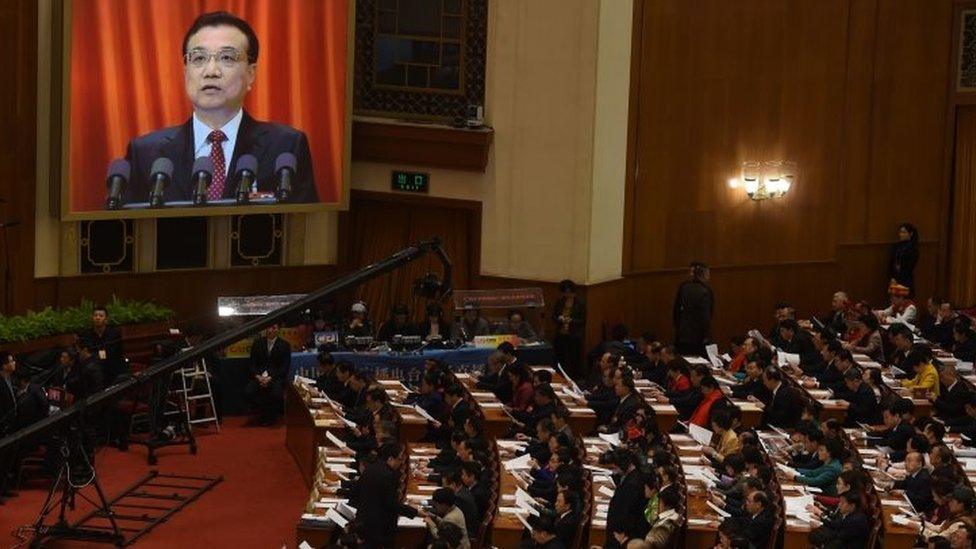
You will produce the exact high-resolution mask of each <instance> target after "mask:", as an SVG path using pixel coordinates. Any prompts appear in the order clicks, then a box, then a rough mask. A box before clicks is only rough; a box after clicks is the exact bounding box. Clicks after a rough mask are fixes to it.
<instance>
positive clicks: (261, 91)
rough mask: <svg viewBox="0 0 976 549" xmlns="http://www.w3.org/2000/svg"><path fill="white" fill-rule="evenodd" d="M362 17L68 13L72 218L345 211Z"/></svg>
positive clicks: (145, 8)
mask: <svg viewBox="0 0 976 549" xmlns="http://www.w3.org/2000/svg"><path fill="white" fill-rule="evenodd" d="M350 5H351V2H349V1H348V0H71V1H70V2H67V3H66V8H65V14H64V21H65V33H66V40H65V44H66V46H67V47H66V59H67V62H68V70H67V73H66V78H65V88H64V92H65V93H64V101H65V103H66V109H65V112H64V125H65V126H66V129H65V131H64V132H63V141H62V149H63V150H62V156H61V158H62V170H61V173H62V182H61V184H62V191H61V205H62V206H61V214H62V218H63V219H98V218H112V217H142V216H171V215H223V214H229V213H258V212H268V211H276V212H287V211H314V210H318V209H326V208H329V207H336V206H341V205H343V204H344V198H345V196H346V188H347V186H346V174H347V173H348V164H349V143H348V140H349V119H350V118H349V117H350V113H349V100H348V99H349V86H348V71H347V68H348V65H349V64H350V63H349V58H350V55H349V54H350V51H351V48H352V45H351V44H350V40H349V39H350V36H351V32H350V30H349V29H350V17H351V16H352V11H351V8H350Z"/></svg>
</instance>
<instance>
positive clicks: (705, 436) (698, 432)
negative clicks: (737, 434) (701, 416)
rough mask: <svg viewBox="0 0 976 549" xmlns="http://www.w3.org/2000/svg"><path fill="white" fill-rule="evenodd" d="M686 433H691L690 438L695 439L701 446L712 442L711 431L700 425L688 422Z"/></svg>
mask: <svg viewBox="0 0 976 549" xmlns="http://www.w3.org/2000/svg"><path fill="white" fill-rule="evenodd" d="M688 434H689V435H691V438H693V439H695V441H696V442H698V444H701V445H702V446H708V445H709V443H711V442H712V434H713V433H712V432H711V431H709V430H708V429H706V428H704V427H702V426H700V425H695V424H694V423H689V424H688Z"/></svg>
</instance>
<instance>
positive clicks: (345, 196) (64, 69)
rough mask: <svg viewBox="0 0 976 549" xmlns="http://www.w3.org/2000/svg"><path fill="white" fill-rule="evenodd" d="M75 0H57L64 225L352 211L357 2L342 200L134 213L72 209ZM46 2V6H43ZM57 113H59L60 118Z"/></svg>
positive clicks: (58, 160) (58, 174) (55, 191)
mask: <svg viewBox="0 0 976 549" xmlns="http://www.w3.org/2000/svg"><path fill="white" fill-rule="evenodd" d="M72 2H73V0H53V3H52V11H53V13H52V15H53V21H52V23H53V24H52V25H51V27H52V28H51V31H52V37H51V38H52V42H53V44H54V47H53V48H52V52H51V53H52V56H51V57H52V59H51V77H52V80H53V82H52V86H51V92H52V93H51V113H52V116H51V139H50V141H49V146H50V153H49V156H48V158H49V159H50V160H51V164H52V165H51V167H50V170H51V172H50V173H51V176H52V177H51V178H50V185H51V193H50V196H51V198H52V204H51V211H52V215H53V216H55V217H57V218H59V219H60V220H61V221H64V222H67V221H98V220H105V219H155V218H160V217H215V216H230V215H249V214H269V213H270V214H289V213H313V212H328V211H340V210H348V209H349V194H350V189H351V186H352V185H351V181H350V178H351V172H352V122H353V114H352V108H353V96H352V94H353V78H354V77H355V67H354V63H355V59H356V57H355V54H356V2H355V0H347V4H348V5H347V14H348V16H347V17H346V19H347V21H346V101H345V103H346V112H345V120H344V124H343V131H344V142H343V153H342V188H341V190H340V197H339V201H338V202H316V203H311V204H276V205H249V206H237V205H234V206H207V207H202V208H187V207H180V208H162V209H148V208H147V209H138V210H135V209H132V210H90V211H71V200H70V191H71V189H70V175H71V174H70V173H69V169H68V167H69V163H68V159H69V154H70V149H69V147H70V142H69V141H70V135H71V132H70V116H71V111H70V109H71V107H70V105H71V101H70V97H71V36H72V34H71V33H72V28H71V26H72V25H71V21H72V17H71V15H72ZM39 4H40V3H39ZM55 113H57V115H55Z"/></svg>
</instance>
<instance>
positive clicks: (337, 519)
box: [325, 509, 349, 528]
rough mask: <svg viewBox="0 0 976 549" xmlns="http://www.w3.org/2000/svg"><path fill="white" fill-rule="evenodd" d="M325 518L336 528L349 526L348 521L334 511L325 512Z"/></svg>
mask: <svg viewBox="0 0 976 549" xmlns="http://www.w3.org/2000/svg"><path fill="white" fill-rule="evenodd" d="M325 517H326V518H328V519H329V520H331V521H332V522H334V523H336V526H338V527H339V528H345V527H346V525H347V524H349V521H348V520H346V518H345V517H343V516H342V515H340V514H339V513H338V512H336V510H335V509H329V510H328V511H326V512H325Z"/></svg>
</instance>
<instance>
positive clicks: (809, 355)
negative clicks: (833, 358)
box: [778, 331, 820, 364]
mask: <svg viewBox="0 0 976 549" xmlns="http://www.w3.org/2000/svg"><path fill="white" fill-rule="evenodd" d="M778 347H780V348H781V349H783V352H784V353H790V354H797V355H800V364H816V363H817V362H819V361H820V353H818V352H817V348H816V347H814V346H813V340H811V339H810V336H808V335H806V332H803V331H799V332H796V333H795V334H793V339H792V340H790V341H781V344H780V345H778Z"/></svg>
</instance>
